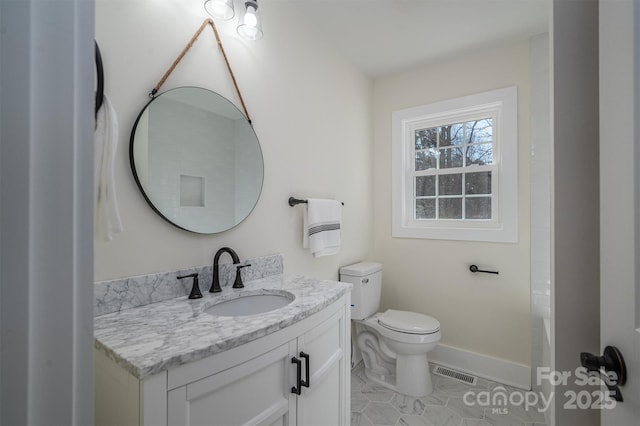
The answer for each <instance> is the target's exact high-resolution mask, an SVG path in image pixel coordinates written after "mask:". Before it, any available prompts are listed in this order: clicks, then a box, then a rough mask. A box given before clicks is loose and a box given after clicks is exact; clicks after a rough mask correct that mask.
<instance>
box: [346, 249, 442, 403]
mask: <svg viewBox="0 0 640 426" xmlns="http://www.w3.org/2000/svg"><path fill="white" fill-rule="evenodd" d="M340 281H343V282H348V283H351V284H353V290H352V293H351V303H352V309H351V318H352V319H353V320H354V323H355V328H356V335H355V339H356V340H357V344H358V348H359V349H360V351H361V352H362V358H363V360H364V365H365V374H366V376H367V378H369V379H370V380H371V381H373V382H376V383H379V384H381V385H383V386H386V387H388V388H391V389H393V390H395V391H396V392H399V393H401V394H404V395H409V396H425V395H429V394H430V393H431V392H432V391H433V386H432V384H431V375H430V374H429V364H428V362H427V352H429V351H430V350H431V349H433V348H435V347H436V345H437V344H438V342H439V341H440V337H441V334H440V322H439V321H438V320H437V319H435V318H432V317H430V316H428V315H422V314H418V313H415V312H406V311H396V310H393V309H389V310H387V311H385V312H377V310H378V308H379V307H380V293H381V290H382V264H380V263H375V262H360V263H356V264H353V265H349V266H345V267H342V268H340Z"/></svg>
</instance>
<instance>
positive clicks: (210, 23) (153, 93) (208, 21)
mask: <svg viewBox="0 0 640 426" xmlns="http://www.w3.org/2000/svg"><path fill="white" fill-rule="evenodd" d="M207 25H208V26H210V27H211V29H212V30H213V34H214V35H215V37H216V41H217V43H218V47H219V48H220V52H222V57H223V58H224V63H225V65H226V66H227V71H229V75H230V76H231V81H232V82H233V87H234V88H235V90H236V93H237V94H238V98H239V99H240V104H241V105H242V110H243V111H244V115H245V116H246V117H247V121H248V122H249V124H251V117H250V116H249V111H247V106H246V105H245V103H244V99H243V98H242V94H241V93H240V88H239V87H238V82H237V81H236V77H235V75H234V74H233V70H232V69H231V65H230V64H229V59H228V58H227V54H226V52H225V51H224V46H222V40H220V34H218V29H217V28H216V24H215V23H214V22H213V19H205V20H204V21H203V22H202V24H201V25H200V28H198V30H197V31H196V32H195V34H194V35H193V37H191V40H189V43H187V45H186V46H185V48H184V49H182V52H180V54H179V55H178V57H177V58H176V60H175V61H173V64H171V66H170V67H169V69H168V70H167V71H166V72H165V73H164V75H163V76H162V78H161V79H160V81H158V84H156V85H155V87H154V88H153V90H151V92H150V93H149V97H150V98H154V97H155V96H156V94H157V93H158V91H159V90H160V87H162V85H163V84H164V83H165V81H166V80H167V78H169V76H170V75H171V73H172V72H173V70H174V69H175V68H176V66H177V65H178V64H179V63H180V61H181V60H182V58H184V55H186V54H187V52H188V51H189V49H191V47H192V46H193V44H194V43H195V41H196V40H197V39H198V36H199V35H200V34H201V33H202V31H204V29H205V28H206V27H207Z"/></svg>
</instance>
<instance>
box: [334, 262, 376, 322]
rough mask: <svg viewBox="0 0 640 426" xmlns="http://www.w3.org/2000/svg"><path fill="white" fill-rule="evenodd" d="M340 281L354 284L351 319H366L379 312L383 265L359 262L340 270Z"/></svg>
mask: <svg viewBox="0 0 640 426" xmlns="http://www.w3.org/2000/svg"><path fill="white" fill-rule="evenodd" d="M340 281H343V282H346V283H351V284H353V290H352V291H351V304H352V308H351V318H353V319H365V318H367V317H369V316H371V315H373V314H374V313H376V312H377V311H378V308H379V307H380V293H381V292H382V264H381V263H377V262H359V263H354V264H353V265H349V266H343V267H342V268H340Z"/></svg>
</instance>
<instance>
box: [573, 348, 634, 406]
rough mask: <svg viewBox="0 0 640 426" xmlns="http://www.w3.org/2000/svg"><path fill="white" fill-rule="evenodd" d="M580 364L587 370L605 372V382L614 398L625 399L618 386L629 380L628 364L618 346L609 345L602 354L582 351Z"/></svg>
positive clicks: (620, 400)
mask: <svg viewBox="0 0 640 426" xmlns="http://www.w3.org/2000/svg"><path fill="white" fill-rule="evenodd" d="M580 364H582V366H583V367H584V368H586V369H587V371H597V372H599V373H600V374H602V373H604V374H605V375H606V377H605V378H604V382H605V384H606V385H607V388H608V389H609V391H611V396H612V397H613V399H615V400H616V401H619V402H622V401H623V398H622V393H621V392H620V388H618V386H622V385H624V384H625V383H626V382H627V366H626V365H625V363H624V358H623V357H622V354H621V353H620V351H619V350H618V348H616V347H615V346H607V347H606V348H604V353H603V354H602V356H598V355H594V354H591V353H588V352H582V353H581V354H580Z"/></svg>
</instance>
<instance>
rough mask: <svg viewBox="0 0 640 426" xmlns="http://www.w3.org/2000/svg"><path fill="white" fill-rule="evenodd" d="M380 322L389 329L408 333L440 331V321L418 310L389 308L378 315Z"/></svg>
mask: <svg viewBox="0 0 640 426" xmlns="http://www.w3.org/2000/svg"><path fill="white" fill-rule="evenodd" d="M378 324H380V325H381V326H382V327H384V328H387V329H389V330H393V331H397V332H400V333H408V334H420V335H425V334H434V333H438V332H439V331H440V321H438V320H437V319H435V318H433V317H430V316H429V315H423V314H419V313H416V312H407V311H396V310H394V309H388V310H386V311H385V312H384V313H382V314H381V315H379V316H378Z"/></svg>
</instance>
